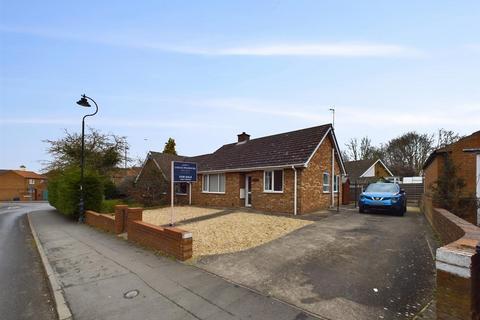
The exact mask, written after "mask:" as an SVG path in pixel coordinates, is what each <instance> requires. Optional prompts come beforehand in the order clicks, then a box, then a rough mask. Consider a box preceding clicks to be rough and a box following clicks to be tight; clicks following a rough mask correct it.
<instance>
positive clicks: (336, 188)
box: [333, 176, 340, 193]
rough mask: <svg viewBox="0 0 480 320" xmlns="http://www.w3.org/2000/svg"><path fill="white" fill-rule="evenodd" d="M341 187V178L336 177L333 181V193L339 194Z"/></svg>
mask: <svg viewBox="0 0 480 320" xmlns="http://www.w3.org/2000/svg"><path fill="white" fill-rule="evenodd" d="M339 185H340V176H335V180H334V181H333V192H335V193H338V186H339Z"/></svg>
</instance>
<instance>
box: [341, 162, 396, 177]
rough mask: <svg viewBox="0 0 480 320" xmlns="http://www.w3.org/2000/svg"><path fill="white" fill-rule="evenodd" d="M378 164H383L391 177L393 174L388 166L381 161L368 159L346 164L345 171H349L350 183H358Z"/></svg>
mask: <svg viewBox="0 0 480 320" xmlns="http://www.w3.org/2000/svg"><path fill="white" fill-rule="evenodd" d="M377 162H379V163H381V164H382V166H383V167H384V168H385V169H386V170H387V172H388V173H390V175H391V176H393V174H392V173H391V172H390V170H389V169H388V168H387V166H386V165H385V164H384V163H383V162H382V160H380V159H366V160H357V161H346V162H345V170H346V171H347V174H348V177H349V179H350V181H356V180H358V179H359V178H361V177H362V175H363V174H364V173H365V172H366V171H367V170H368V169H370V168H371V167H372V166H373V165H375V164H376V163H377Z"/></svg>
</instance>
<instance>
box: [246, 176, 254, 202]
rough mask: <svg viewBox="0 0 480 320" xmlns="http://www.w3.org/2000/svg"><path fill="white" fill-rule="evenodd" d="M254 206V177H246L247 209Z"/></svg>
mask: <svg viewBox="0 0 480 320" xmlns="http://www.w3.org/2000/svg"><path fill="white" fill-rule="evenodd" d="M251 206H252V177H251V176H246V177H245V207H251Z"/></svg>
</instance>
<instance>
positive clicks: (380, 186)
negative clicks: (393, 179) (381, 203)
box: [365, 183, 398, 193]
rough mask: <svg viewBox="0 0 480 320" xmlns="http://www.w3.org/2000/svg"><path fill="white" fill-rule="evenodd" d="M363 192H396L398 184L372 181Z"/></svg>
mask: <svg viewBox="0 0 480 320" xmlns="http://www.w3.org/2000/svg"><path fill="white" fill-rule="evenodd" d="M365 192H391V193H397V192H398V186H397V185H396V184H393V183H372V184H371V185H369V186H368V187H367V189H366V190H365Z"/></svg>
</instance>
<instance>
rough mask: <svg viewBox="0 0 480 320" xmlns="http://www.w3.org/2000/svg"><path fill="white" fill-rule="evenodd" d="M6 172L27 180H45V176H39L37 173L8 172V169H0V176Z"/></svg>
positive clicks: (23, 171)
mask: <svg viewBox="0 0 480 320" xmlns="http://www.w3.org/2000/svg"><path fill="white" fill-rule="evenodd" d="M7 172H13V173H16V174H18V175H19V176H21V177H23V178H27V179H47V177H46V176H43V175H40V174H38V173H35V172H33V171H26V170H9V169H1V170H0V175H1V174H4V173H7Z"/></svg>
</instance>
